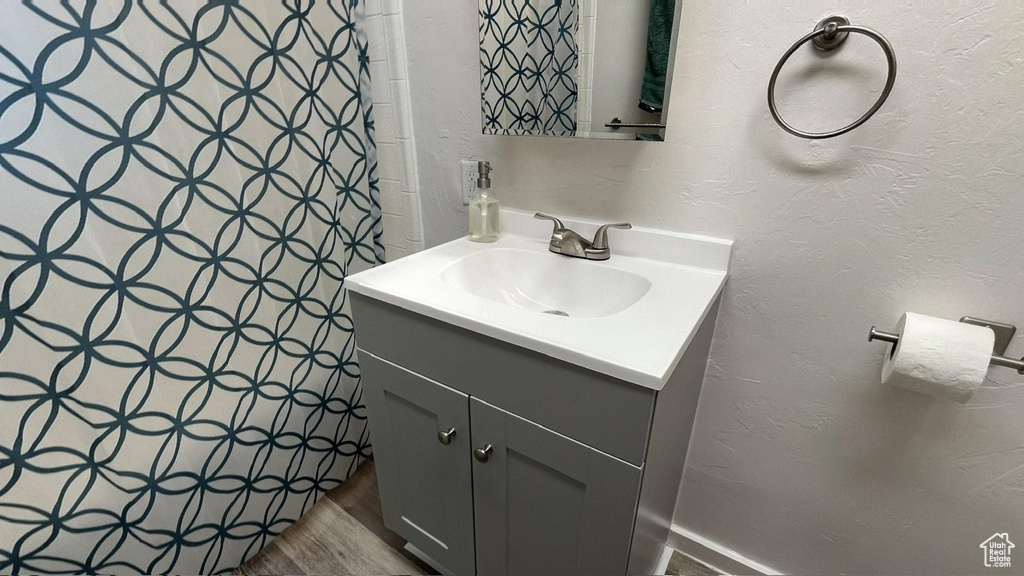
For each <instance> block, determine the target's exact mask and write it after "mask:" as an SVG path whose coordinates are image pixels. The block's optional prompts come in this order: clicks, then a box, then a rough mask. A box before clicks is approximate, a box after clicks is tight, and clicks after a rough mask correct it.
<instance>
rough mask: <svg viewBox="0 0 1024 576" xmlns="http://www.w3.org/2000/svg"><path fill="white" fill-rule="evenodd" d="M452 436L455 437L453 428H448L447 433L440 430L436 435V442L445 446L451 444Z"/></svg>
mask: <svg viewBox="0 0 1024 576" xmlns="http://www.w3.org/2000/svg"><path fill="white" fill-rule="evenodd" d="M452 436H455V428H449V429H448V430H447V431H444V430H442V431H441V432H438V433H437V441H438V442H440V443H441V444H444V445H445V446H447V445H449V444H451V443H452Z"/></svg>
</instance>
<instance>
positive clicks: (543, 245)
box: [345, 209, 732, 390]
mask: <svg viewBox="0 0 1024 576" xmlns="http://www.w3.org/2000/svg"><path fill="white" fill-rule="evenodd" d="M532 216H533V215H532V213H526V212H522V211H518V210H509V209H502V211H501V226H502V231H503V233H502V237H501V239H499V240H498V241H497V242H495V243H493V244H479V243H475V242H470V241H469V239H468V238H461V239H459V240H455V241H453V242H449V243H447V244H443V245H441V246H438V247H436V248H432V249H430V250H426V251H423V252H419V253H417V254H413V255H411V256H408V257H405V258H402V259H401V260H397V261H395V262H392V263H388V264H385V265H382V266H378V267H376V268H374V269H372V270H367V271H365V272H360V273H358V274H355V275H353V276H350V277H348V278H346V280H345V286H346V287H347V288H348V289H349V290H351V291H353V292H355V293H358V294H362V295H364V296H368V297H370V298H374V299H377V300H380V301H382V302H386V303H388V304H393V305H395V306H398V307H401V308H404V309H406V310H409V311H412V312H416V313H419V314H423V315H424V316H428V317H430V318H434V319H436V320H440V321H442V322H447V323H449V324H452V325H454V326H459V327H461V328H465V329H467V330H471V331H473V332H478V333H480V334H482V335H485V336H489V337H492V338H496V339H498V340H502V341H504V342H508V343H510V344H514V345H516V346H521V347H523V348H527V349H529V350H533V351H535V352H539V353H542V354H546V355H548V356H551V357H553V358H557V359H559V360H564V361H566V362H570V363H572V364H576V365H578V366H582V367H584V368H588V369H590V370H594V371H596V372H600V373H603V374H608V375H610V376H613V377H615V378H619V379H622V380H625V381H627V382H631V383H633V384H636V385H639V386H643V387H646V388H651V389H654V390H660V389H661V388H662V387H663V386H664V385H665V382H666V381H667V380H668V378H669V376H671V374H672V371H673V370H674V369H675V366H676V364H677V363H678V362H679V359H680V358H681V357H682V355H683V352H684V351H685V350H686V347H687V346H688V345H689V343H690V340H691V339H692V338H693V335H694V333H695V332H696V331H697V328H698V327H699V326H700V324H701V322H702V321H703V320H704V317H705V316H706V315H707V313H708V311H709V310H710V309H711V306H712V305H713V304H714V302H715V299H716V298H717V297H718V295H719V293H720V292H721V290H722V288H723V286H724V285H725V281H726V277H727V272H728V267H729V257H730V254H731V251H732V241H729V240H720V239H717V238H709V237H705V236H696V235H691V234H680V233H676V232H667V231H660V230H651V229H644V228H634V229H633V230H625V231H620V230H613V231H612V232H610V233H609V244H610V246H611V249H612V256H611V259H609V260H607V261H604V262H595V261H584V260H580V259H572V258H569V257H567V256H561V255H557V254H551V253H550V252H548V240H549V238H550V236H551V228H552V226H551V223H550V222H545V221H540V220H534V219H533V217H532ZM562 220H563V222H565V225H566V226H567V227H568V228H571V229H573V230H575V231H577V232H579V233H580V234H581V235H583V236H584V237H592V234H593V232H594V231H595V230H596V228H597V223H594V222H591V221H586V220H580V219H571V218H562ZM488 250H523V251H529V252H532V253H534V254H538V255H540V254H542V255H545V256H543V258H551V259H554V260H550V261H548V260H538V261H541V262H543V263H544V264H546V265H547V266H548V267H549V268H550V267H554V268H553V269H555V270H557V267H558V266H561V265H562V263H563V262H564V263H565V265H566V266H569V265H573V266H582V265H586V266H594V267H607V268H610V269H614V270H619V271H624V272H628V273H632V274H636V275H639V276H642V277H644V278H646V279H647V280H648V281H650V289H649V290H647V291H646V293H644V294H643V295H642V296H640V298H639V300H637V301H636V302H635V303H633V304H632V305H629V306H628V307H627V308H625V309H623V310H620V311H618V312H615V313H613V314H610V315H605V316H600V317H561V316H553V315H549V314H542V313H540V312H538V311H536V310H530V309H525V308H522V307H518V306H515V305H510V304H508V303H502V302H498V301H495V300H491V299H488V298H485V297H481V296H476V295H474V294H471V293H468V292H466V291H464V290H461V289H459V288H456V287H455V286H453V285H452V284H450V283H449V282H447V281H445V280H444V279H443V278H442V271H444V270H445V269H447V268H449V267H450V266H451V265H452V264H453V263H455V262H458V261H460V260H462V259H463V258H466V257H467V256H472V255H473V254H475V253H477V252H482V251H488ZM530 257H531V258H534V259H540V258H542V257H541V256H535V255H530ZM570 261H572V262H570ZM587 271H588V272H593V273H595V274H599V273H600V270H597V269H594V270H587ZM608 274H609V277H613V276H614V275H619V276H622V275H621V273H613V272H610V271H609V272H608ZM587 289H588V290H589V289H591V288H590V287H589V286H588V287H587ZM592 289H593V290H594V291H595V293H596V294H597V295H598V296H600V291H601V290H614V289H615V287H614V286H612V287H609V286H594V287H593V288H592ZM356 320H357V321H365V319H359V318H357V319H356ZM357 338H358V332H357Z"/></svg>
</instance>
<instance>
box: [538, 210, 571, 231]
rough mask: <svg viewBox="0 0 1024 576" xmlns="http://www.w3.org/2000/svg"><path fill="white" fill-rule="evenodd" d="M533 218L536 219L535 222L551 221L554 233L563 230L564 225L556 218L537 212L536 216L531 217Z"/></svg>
mask: <svg viewBox="0 0 1024 576" xmlns="http://www.w3.org/2000/svg"><path fill="white" fill-rule="evenodd" d="M533 217H534V218H535V219H537V220H551V221H552V222H554V223H555V229H554V232H558V231H559V230H562V229H564V228H565V224H562V221H561V220H559V219H558V218H555V217H554V216H548V215H547V214H541V213H540V212H537V213H536V214H534V215H533ZM554 232H553V233H554Z"/></svg>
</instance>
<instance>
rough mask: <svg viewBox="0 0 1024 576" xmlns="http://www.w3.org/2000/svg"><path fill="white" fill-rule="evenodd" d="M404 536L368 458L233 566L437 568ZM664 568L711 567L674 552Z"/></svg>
mask: <svg viewBox="0 0 1024 576" xmlns="http://www.w3.org/2000/svg"><path fill="white" fill-rule="evenodd" d="M403 546H405V540H403V539H402V537H401V536H399V535H398V534H395V533H394V532H392V531H391V530H388V529H387V527H385V526H384V517H383V515H382V514H381V510H380V492H379V491H378V489H377V472H376V469H375V468H374V463H373V460H367V461H366V462H364V463H363V464H362V465H361V466H359V469H358V470H356V472H355V474H353V475H352V476H351V477H350V478H349V479H348V480H347V481H346V482H345V483H344V484H342V485H341V486H339V487H338V488H336V489H334V490H332V491H330V492H328V493H327V497H326V498H322V499H321V500H320V502H317V504H316V505H315V506H313V508H312V509H310V511H309V512H307V513H306V514H305V515H304V516H303V517H302V518H301V519H300V520H299V521H298V522H296V523H295V524H294V525H293V526H291V527H290V528H288V529H287V530H285V531H284V532H282V533H281V535H280V536H278V537H277V538H275V539H274V540H273V541H272V542H270V544H268V545H267V546H266V547H265V548H264V549H263V550H261V551H260V552H259V553H258V554H256V555H255V556H253V557H252V558H250V559H249V561H248V562H246V563H245V564H243V565H242V566H239V567H238V570H237V573H238V574H242V575H245V576H306V575H313V574H321V575H328V574H329V575H341V574H346V575H352V576H359V575H370V574H373V575H382V574H437V572H436V571H434V570H433V569H432V568H431V567H430V566H428V565H426V564H424V563H423V562H422V561H420V560H419V559H418V558H416V557H415V556H413V555H412V554H410V553H409V552H407V551H406V550H405V549H404V548H403ZM668 573H669V574H675V575H679V576H713V575H714V574H716V572H715V571H714V570H712V569H710V568H708V567H706V566H704V565H703V564H699V563H698V562H696V561H694V560H693V559H691V558H689V557H688V556H684V555H682V554H680V553H679V552H676V553H675V554H673V555H672V561H671V562H670V563H669V571H668Z"/></svg>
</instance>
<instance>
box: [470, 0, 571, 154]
mask: <svg viewBox="0 0 1024 576" xmlns="http://www.w3.org/2000/svg"><path fill="white" fill-rule="evenodd" d="M479 2H480V70H481V102H482V113H483V125H484V133H485V134H499V135H507V134H513V135H524V134H525V135H542V134H543V135H550V136H573V135H575V133H576V128H577V111H576V109H577V97H578V91H579V90H578V85H577V79H578V67H579V48H578V46H577V34H578V32H579V20H580V18H579V7H578V0H568V1H564V0H479Z"/></svg>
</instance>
